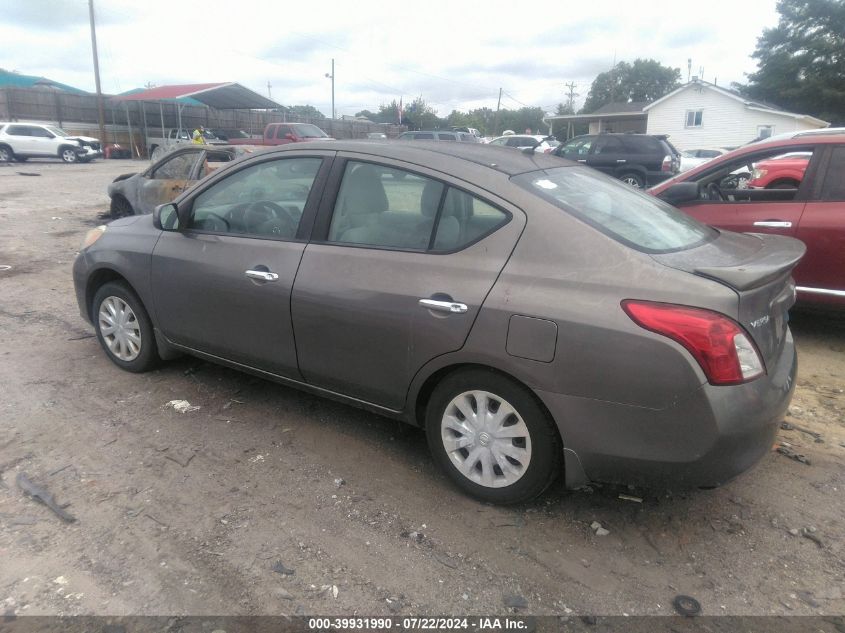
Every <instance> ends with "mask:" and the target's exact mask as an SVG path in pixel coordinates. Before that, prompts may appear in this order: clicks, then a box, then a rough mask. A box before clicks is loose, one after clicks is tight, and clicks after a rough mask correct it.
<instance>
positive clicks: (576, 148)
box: [560, 136, 593, 155]
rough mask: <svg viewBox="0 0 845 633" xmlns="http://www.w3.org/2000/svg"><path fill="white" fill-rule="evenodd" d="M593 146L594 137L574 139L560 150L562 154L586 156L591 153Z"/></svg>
mask: <svg viewBox="0 0 845 633" xmlns="http://www.w3.org/2000/svg"><path fill="white" fill-rule="evenodd" d="M592 144H593V137H592V136H589V137H587V138H579V139H573V140H571V141H569V142H568V143H567V144H566V145H564V146H563V148H562V149H561V150H560V151H561V153H562V154H578V155H586V154H589V153H590V147H591V146H592Z"/></svg>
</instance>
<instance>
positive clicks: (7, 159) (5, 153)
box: [0, 145, 15, 163]
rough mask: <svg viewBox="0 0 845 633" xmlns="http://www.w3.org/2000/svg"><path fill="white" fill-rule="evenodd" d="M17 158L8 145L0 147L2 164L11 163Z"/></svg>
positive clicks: (0, 161)
mask: <svg viewBox="0 0 845 633" xmlns="http://www.w3.org/2000/svg"><path fill="white" fill-rule="evenodd" d="M14 158H15V154H14V152H12V148H11V147H9V146H8V145H0V163H11V162H12V160H13V159H14Z"/></svg>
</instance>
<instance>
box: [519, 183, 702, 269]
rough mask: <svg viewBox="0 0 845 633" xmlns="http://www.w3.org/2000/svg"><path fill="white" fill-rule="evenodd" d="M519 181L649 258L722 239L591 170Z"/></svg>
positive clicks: (653, 199) (655, 200) (640, 194)
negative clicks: (654, 254) (655, 254)
mask: <svg viewBox="0 0 845 633" xmlns="http://www.w3.org/2000/svg"><path fill="white" fill-rule="evenodd" d="M513 180H514V182H516V183H517V184H519V185H520V186H522V187H524V188H525V189H527V190H528V191H530V192H531V193H533V194H535V195H537V196H539V197H540V198H543V199H544V200H546V201H548V202H551V203H552V204H554V205H555V206H557V207H559V208H560V209H562V210H563V211H565V212H567V213H569V214H571V215H573V216H575V217H576V218H578V219H580V220H582V221H584V222H586V223H587V224H589V225H591V226H593V227H594V228H596V229H598V230H599V231H601V232H602V233H604V234H605V235H608V236H609V237H611V238H613V239H615V240H616V241H618V242H622V243H623V244H627V245H628V246H631V247H633V248H635V249H637V250H641V251H645V252H648V253H666V252H671V251H677V250H684V249H688V248H692V247H694V246H697V245H699V244H702V243H704V242H707V241H709V240H712V239H714V238H715V237H716V235H718V233H717V232H716V231H715V230H714V229H711V228H709V227H707V226H705V225H703V224H700V223H699V222H698V221H696V220H694V219H692V218H691V217H690V216H688V215H685V214H684V213H682V212H681V211H678V209H676V208H674V207H672V206H670V205H668V204H666V203H665V202H662V201H661V200H658V199H657V198H655V197H654V196H651V195H648V194H645V193H641V192H639V191H636V190H634V189H632V188H631V187H629V186H627V185H625V184H623V183H622V182H621V181H618V180H611V179H609V178H605V177H604V176H602V175H601V174H600V173H598V172H595V171H593V170H591V169H588V168H585V167H558V168H555V169H546V170H543V171H535V172H530V173H527V174H520V175H519V176H514V178H513Z"/></svg>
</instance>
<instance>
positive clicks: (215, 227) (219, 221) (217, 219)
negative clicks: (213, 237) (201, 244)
mask: <svg viewBox="0 0 845 633" xmlns="http://www.w3.org/2000/svg"><path fill="white" fill-rule="evenodd" d="M206 214H207V215H206V216H205V217H204V218H203V219H202V220H199V221H198V222H194V223H193V228H195V229H201V230H204V231H214V232H216V233H228V232H229V229H230V228H231V225H230V224H229V222H228V220H226V218H224V217H222V216H219V215H217V214H216V213H213V212H211V211H207V212H206Z"/></svg>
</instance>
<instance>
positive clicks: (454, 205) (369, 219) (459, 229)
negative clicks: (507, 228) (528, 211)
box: [328, 161, 510, 252]
mask: <svg viewBox="0 0 845 633" xmlns="http://www.w3.org/2000/svg"><path fill="white" fill-rule="evenodd" d="M509 218H510V216H509V215H508V214H507V213H505V212H504V211H501V210H500V209H498V208H496V207H494V206H492V205H490V204H488V203H486V202H484V201H483V200H480V199H479V198H476V197H475V196H473V195H471V194H468V193H466V192H464V191H461V190H459V189H456V188H453V187H448V186H447V185H446V184H444V183H442V182H440V181H438V180H434V179H431V178H426V177H424V176H420V175H418V174H413V173H411V172H408V171H404V170H400V169H394V168H391V167H387V166H384V165H374V164H370V163H361V162H357V161H350V162H348V163H347V165H346V169H345V171H344V176H343V181H342V182H341V186H340V191H339V192H338V197H337V201H336V202H335V208H334V213H333V215H332V222H331V226H330V227H329V236H328V240H329V241H330V242H335V243H342V244H357V245H362V246H375V247H381V248H395V249H402V250H414V251H426V250H428V251H435V252H444V251H453V250H457V249H460V248H463V247H465V246H467V245H469V244H471V243H473V242H475V241H477V240H478V239H480V238H482V237H484V236H485V235H487V234H489V233H491V232H492V231H494V230H496V229H497V228H498V227H500V226H502V225H503V224H504V223H505V222H507V221H508V219H509Z"/></svg>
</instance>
